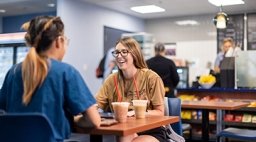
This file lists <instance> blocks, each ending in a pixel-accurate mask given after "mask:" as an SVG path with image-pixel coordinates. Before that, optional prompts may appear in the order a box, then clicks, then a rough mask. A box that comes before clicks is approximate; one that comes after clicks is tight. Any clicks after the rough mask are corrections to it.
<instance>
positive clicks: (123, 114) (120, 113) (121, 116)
mask: <svg viewBox="0 0 256 142" xmlns="http://www.w3.org/2000/svg"><path fill="white" fill-rule="evenodd" d="M129 105H130V103H128V102H112V106H113V110H114V118H115V120H116V121H118V122H120V123H123V122H126V121H127V112H128V107H129Z"/></svg>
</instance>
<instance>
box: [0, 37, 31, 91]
mask: <svg viewBox="0 0 256 142" xmlns="http://www.w3.org/2000/svg"><path fill="white" fill-rule="evenodd" d="M28 50H29V48H28V47H26V45H25V41H24V33H14V34H0V88H2V84H3V81H4V78H5V75H6V73H7V71H8V70H9V69H10V68H11V67H12V65H14V64H16V63H19V62H21V61H23V59H24V58H25V56H26V54H27V52H28Z"/></svg>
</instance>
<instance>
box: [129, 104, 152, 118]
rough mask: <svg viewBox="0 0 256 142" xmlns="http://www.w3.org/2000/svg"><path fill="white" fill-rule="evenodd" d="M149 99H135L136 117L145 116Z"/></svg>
mask: <svg viewBox="0 0 256 142" xmlns="http://www.w3.org/2000/svg"><path fill="white" fill-rule="evenodd" d="M147 102H148V100H133V101H132V104H133V109H134V112H135V117H136V119H141V118H145V116H146V109H147Z"/></svg>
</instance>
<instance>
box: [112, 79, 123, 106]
mask: <svg viewBox="0 0 256 142" xmlns="http://www.w3.org/2000/svg"><path fill="white" fill-rule="evenodd" d="M114 82H115V87H116V92H117V101H118V102H121V101H122V96H121V94H120V92H119V90H118V83H117V79H116V76H115V77H114Z"/></svg>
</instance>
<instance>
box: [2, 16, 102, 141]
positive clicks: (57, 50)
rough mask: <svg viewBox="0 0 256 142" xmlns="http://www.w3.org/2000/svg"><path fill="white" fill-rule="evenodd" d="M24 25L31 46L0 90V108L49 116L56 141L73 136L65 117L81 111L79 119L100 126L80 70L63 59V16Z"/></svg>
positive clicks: (65, 38)
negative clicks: (63, 61)
mask: <svg viewBox="0 0 256 142" xmlns="http://www.w3.org/2000/svg"><path fill="white" fill-rule="evenodd" d="M22 28H23V29H24V30H25V31H26V34H25V40H26V43H27V45H28V46H30V47H31V48H30V50H29V52H28V54H27V56H26V58H25V59H24V61H23V62H22V63H19V64H16V65H14V66H13V67H12V68H11V69H10V70H9V71H8V73H7V75H6V77H5V80H4V83H3V86H2V89H1V92H0V109H3V110H5V111H6V112H7V113H26V112H30V113H31V112H36V113H41V114H42V115H45V116H47V117H48V119H49V120H50V122H51V123H52V125H53V127H54V131H55V133H56V141H64V139H68V138H69V137H70V135H71V128H70V124H69V120H68V118H67V117H66V116H69V115H73V116H74V115H78V114H82V115H83V117H79V118H80V119H79V118H78V120H77V121H82V120H87V121H86V123H85V126H88V127H98V126H99V125H100V116H99V113H98V111H97V107H96V100H95V98H94V97H93V95H92V94H91V92H90V91H89V89H88V87H87V85H86V84H85V82H84V80H83V78H82V77H81V75H80V74H79V72H78V71H77V70H76V69H75V68H74V67H72V66H71V65H68V64H66V63H62V62H61V60H62V58H63V56H64V54H65V52H66V50H67V46H68V42H69V39H68V38H67V37H66V36H65V33H64V24H63V22H62V20H61V19H60V17H51V16H39V17H35V18H34V19H32V20H31V21H29V22H27V23H25V24H23V26H22Z"/></svg>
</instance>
